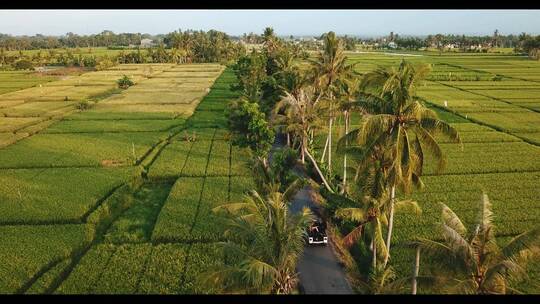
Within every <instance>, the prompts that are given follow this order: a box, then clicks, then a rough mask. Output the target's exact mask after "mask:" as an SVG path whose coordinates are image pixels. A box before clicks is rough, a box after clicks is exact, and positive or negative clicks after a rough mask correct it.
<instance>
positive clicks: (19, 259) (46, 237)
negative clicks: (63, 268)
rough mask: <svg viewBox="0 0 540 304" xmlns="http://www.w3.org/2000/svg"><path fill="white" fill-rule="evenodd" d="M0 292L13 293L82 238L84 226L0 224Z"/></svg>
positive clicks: (84, 230) (77, 244) (84, 235)
mask: <svg viewBox="0 0 540 304" xmlns="http://www.w3.org/2000/svg"><path fill="white" fill-rule="evenodd" d="M0 235H2V246H1V247H0V259H1V260H2V261H4V262H3V263H0V274H1V275H0V291H1V292H0V293H15V292H17V291H20V290H22V289H23V288H24V287H25V285H26V284H27V282H29V281H30V280H31V279H32V278H33V277H35V276H37V275H38V274H39V272H43V271H46V270H47V269H48V268H49V267H50V266H52V265H53V264H54V263H55V262H58V261H61V260H64V259H65V258H67V257H68V256H69V255H70V253H71V252H72V250H74V249H75V248H77V247H80V246H82V245H83V244H84V243H85V242H86V241H87V237H86V228H85V226H84V225H47V226H0Z"/></svg>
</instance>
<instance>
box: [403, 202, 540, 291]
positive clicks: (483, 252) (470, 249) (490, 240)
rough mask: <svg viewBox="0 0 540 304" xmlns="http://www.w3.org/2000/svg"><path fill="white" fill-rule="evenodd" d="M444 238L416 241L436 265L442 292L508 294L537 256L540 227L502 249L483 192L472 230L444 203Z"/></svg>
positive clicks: (435, 271)
mask: <svg viewBox="0 0 540 304" xmlns="http://www.w3.org/2000/svg"><path fill="white" fill-rule="evenodd" d="M441 205H442V223H441V231H442V232H441V233H442V237H443V240H442V241H440V242H439V241H434V240H429V239H424V238H419V239H417V240H416V241H415V242H413V243H414V245H415V246H417V247H418V248H419V249H420V251H421V252H422V254H423V256H426V257H427V259H426V260H427V261H428V262H429V263H430V264H431V266H433V267H434V269H435V270H434V273H435V277H437V278H439V279H440V280H442V282H443V283H444V284H445V286H444V287H443V291H445V292H449V293H460V294H505V293H507V292H509V291H511V292H516V290H515V289H513V288H511V287H510V286H509V285H510V284H509V283H510V282H511V281H513V280H519V279H522V278H523V277H524V275H525V274H526V273H525V265H526V263H527V262H528V261H529V260H530V259H531V258H533V257H538V253H539V251H540V250H539V249H540V228H536V229H533V230H530V231H527V232H524V233H522V234H520V235H518V236H516V237H514V238H513V239H512V240H511V241H510V242H509V243H508V244H507V245H506V246H504V247H502V248H500V247H499V246H498V245H497V241H496V238H495V227H494V225H493V223H492V220H493V213H492V211H491V203H490V201H489V198H488V196H487V195H486V194H485V193H484V194H483V195H482V199H481V200H480V208H479V211H478V216H477V218H476V222H475V223H474V226H473V229H472V230H468V229H467V228H466V227H465V225H464V224H463V222H462V221H461V220H460V219H459V217H458V216H457V215H456V214H455V213H454V212H453V211H452V210H451V209H450V208H449V207H447V206H446V205H444V204H442V203H441Z"/></svg>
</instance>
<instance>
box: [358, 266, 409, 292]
mask: <svg viewBox="0 0 540 304" xmlns="http://www.w3.org/2000/svg"><path fill="white" fill-rule="evenodd" d="M358 283H359V284H358V287H359V289H360V291H361V292H362V293H363V294H403V293H405V292H406V290H407V278H397V275H396V273H395V271H394V269H392V267H383V266H382V265H378V266H376V267H375V268H371V269H370V271H369V274H368V276H367V278H366V280H365V281H360V282H358Z"/></svg>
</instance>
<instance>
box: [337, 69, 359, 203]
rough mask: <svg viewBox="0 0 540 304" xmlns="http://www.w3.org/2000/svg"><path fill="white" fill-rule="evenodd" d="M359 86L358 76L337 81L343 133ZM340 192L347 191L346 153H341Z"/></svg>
mask: <svg viewBox="0 0 540 304" xmlns="http://www.w3.org/2000/svg"><path fill="white" fill-rule="evenodd" d="M359 86H360V80H359V78H352V79H346V80H343V81H340V82H339V87H338V89H339V90H340V92H341V94H340V95H341V96H342V101H341V105H340V109H341V110H342V111H343V117H344V135H345V134H347V133H349V127H350V120H351V117H350V115H351V109H352V106H353V104H354V101H355V100H356V97H357V95H358V92H359V91H358V90H359ZM347 145H348V142H347V140H346V141H345V149H346V148H347ZM342 193H344V194H346V193H347V154H345V155H343V185H342Z"/></svg>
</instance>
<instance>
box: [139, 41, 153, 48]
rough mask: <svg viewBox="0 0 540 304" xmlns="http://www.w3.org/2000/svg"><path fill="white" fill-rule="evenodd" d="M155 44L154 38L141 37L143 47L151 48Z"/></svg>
mask: <svg viewBox="0 0 540 304" xmlns="http://www.w3.org/2000/svg"><path fill="white" fill-rule="evenodd" d="M154 45H155V43H154V42H153V41H152V39H141V48H151V47H153V46H154Z"/></svg>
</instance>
